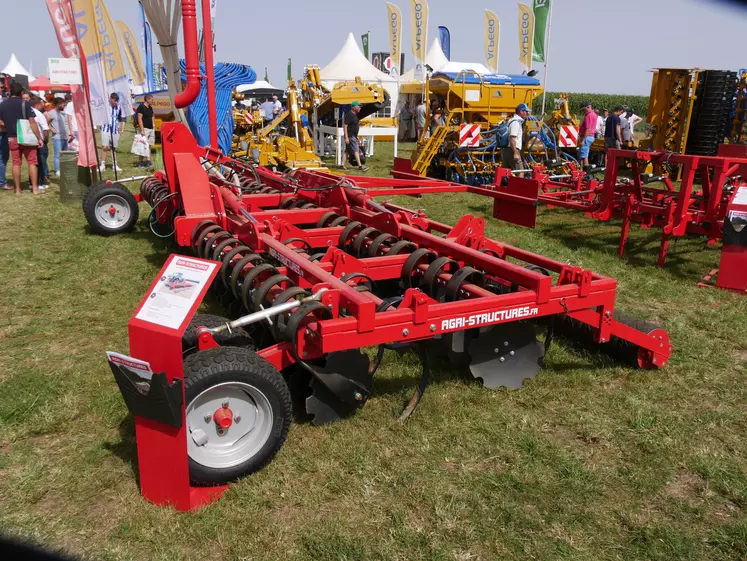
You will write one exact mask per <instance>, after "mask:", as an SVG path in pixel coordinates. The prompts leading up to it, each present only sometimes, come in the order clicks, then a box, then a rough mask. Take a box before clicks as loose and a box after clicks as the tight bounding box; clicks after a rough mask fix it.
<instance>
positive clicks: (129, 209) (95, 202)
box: [83, 183, 140, 236]
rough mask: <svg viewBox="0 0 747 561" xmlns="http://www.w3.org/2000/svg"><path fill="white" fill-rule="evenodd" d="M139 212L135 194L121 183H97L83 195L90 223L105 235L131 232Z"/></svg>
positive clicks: (84, 211)
mask: <svg viewBox="0 0 747 561" xmlns="http://www.w3.org/2000/svg"><path fill="white" fill-rule="evenodd" d="M139 213H140V208H139V207H138V204H137V201H136V200H135V196H134V195H133V194H132V193H131V192H130V190H129V189H127V187H125V186H124V185H122V184H121V183H96V184H95V185H91V186H90V187H89V188H88V190H87V191H86V194H85V196H84V197H83V214H85V217H86V220H87V221H88V225H89V226H90V227H91V229H92V230H93V231H94V232H96V233H97V234H101V235H103V236H109V235H112V234H120V233H124V232H130V231H131V230H132V229H133V228H134V227H135V223H136V222H137V219H138V215H139Z"/></svg>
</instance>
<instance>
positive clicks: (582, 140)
mask: <svg viewBox="0 0 747 561" xmlns="http://www.w3.org/2000/svg"><path fill="white" fill-rule="evenodd" d="M583 108H584V120H583V121H582V122H581V127H579V129H578V157H579V158H581V165H582V166H584V167H586V166H588V165H589V151H590V150H591V145H592V144H594V135H595V134H596V132H597V114H596V113H595V112H594V109H593V108H592V107H591V102H590V101H585V102H584V103H583Z"/></svg>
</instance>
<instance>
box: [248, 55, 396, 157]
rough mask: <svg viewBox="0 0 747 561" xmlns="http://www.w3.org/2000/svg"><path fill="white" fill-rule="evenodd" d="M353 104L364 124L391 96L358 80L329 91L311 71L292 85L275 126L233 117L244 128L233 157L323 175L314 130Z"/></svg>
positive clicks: (251, 116)
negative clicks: (319, 124)
mask: <svg viewBox="0 0 747 561" xmlns="http://www.w3.org/2000/svg"><path fill="white" fill-rule="evenodd" d="M353 101H358V102H359V103H360V104H361V112H360V113H359V114H358V116H359V118H360V119H361V120H362V121H364V119H365V118H366V117H368V116H369V115H371V114H373V113H375V112H376V111H379V110H380V109H382V108H383V107H384V106H385V105H386V103H388V101H389V96H388V94H387V93H386V90H384V89H383V88H382V87H381V86H378V85H375V84H368V83H364V82H362V81H361V80H360V78H356V79H355V80H353V81H347V82H338V83H337V84H335V86H334V87H333V88H332V89H329V88H327V87H326V86H325V85H324V84H322V80H321V77H320V74H319V67H318V66H309V67H307V68H306V70H305V72H304V78H303V79H302V80H301V81H300V83H299V85H298V86H296V84H295V82H294V81H293V80H290V81H289V84H288V99H287V108H286V109H285V110H283V111H282V112H280V113H279V114H278V115H277V116H276V117H275V119H273V120H272V122H270V123H266V124H264V123H263V120H262V115H261V113H260V112H259V111H253V112H252V111H251V110H246V111H236V112H235V113H234V118H235V119H234V120H235V122H236V123H237V125H239V124H240V126H237V128H236V130H235V132H234V155H235V156H237V157H242V156H245V157H251V158H252V159H254V160H256V161H257V162H259V163H260V164H261V165H263V166H267V167H275V168H278V169H321V168H323V167H324V164H323V163H322V161H321V158H320V157H319V156H318V155H317V154H316V153H315V151H314V140H313V136H312V129H313V127H314V126H315V124H316V123H323V124H331V122H332V121H334V120H335V119H336V117H335V109H339V108H342V107H346V106H349V105H350V104H351V103H352V102H353ZM338 113H339V112H338ZM369 120H370V119H369Z"/></svg>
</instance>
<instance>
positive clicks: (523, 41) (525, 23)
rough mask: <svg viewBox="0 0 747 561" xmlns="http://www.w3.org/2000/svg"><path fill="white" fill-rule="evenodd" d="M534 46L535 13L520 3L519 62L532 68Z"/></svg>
mask: <svg viewBox="0 0 747 561" xmlns="http://www.w3.org/2000/svg"><path fill="white" fill-rule="evenodd" d="M532 45H534V12H532V8H530V7H529V6H527V5H526V4H522V3H521V2H519V60H520V61H521V64H523V65H524V66H526V67H527V70H529V69H530V68H532Z"/></svg>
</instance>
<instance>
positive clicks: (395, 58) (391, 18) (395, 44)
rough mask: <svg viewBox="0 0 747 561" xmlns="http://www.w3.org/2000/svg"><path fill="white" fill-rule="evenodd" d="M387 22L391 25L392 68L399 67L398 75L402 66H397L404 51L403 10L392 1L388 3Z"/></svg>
mask: <svg viewBox="0 0 747 561" xmlns="http://www.w3.org/2000/svg"><path fill="white" fill-rule="evenodd" d="M386 12H387V16H388V17H387V24H388V26H389V58H390V59H392V64H393V65H394V66H393V67H392V68H396V69H397V73H398V75H399V74H401V73H402V68H397V63H398V62H399V60H400V58H401V57H400V54H404V53H402V12H400V11H399V8H398V7H397V6H395V5H394V4H392V3H391V2H387V3H386Z"/></svg>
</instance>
